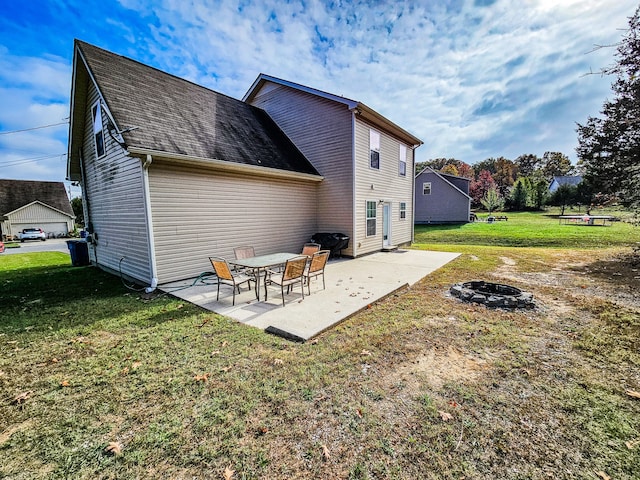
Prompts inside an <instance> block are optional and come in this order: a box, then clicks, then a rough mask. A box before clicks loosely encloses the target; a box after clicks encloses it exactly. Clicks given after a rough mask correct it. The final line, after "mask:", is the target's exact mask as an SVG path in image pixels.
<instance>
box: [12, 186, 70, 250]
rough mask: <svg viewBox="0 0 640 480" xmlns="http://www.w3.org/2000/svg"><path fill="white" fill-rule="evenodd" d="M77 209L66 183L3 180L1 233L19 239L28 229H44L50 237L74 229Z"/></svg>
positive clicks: (64, 233)
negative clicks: (75, 209)
mask: <svg viewBox="0 0 640 480" xmlns="http://www.w3.org/2000/svg"><path fill="white" fill-rule="evenodd" d="M74 219H75V215H74V214H73V209H72V208H71V204H70V203H69V197H68V196H67V191H66V190H65V186H64V183H62V182H40V181H35V180H0V231H1V233H2V238H6V237H7V236H13V237H16V236H17V235H18V233H20V232H21V231H22V230H23V229H25V228H41V229H42V230H43V231H45V232H46V233H47V235H48V236H58V235H66V234H67V233H69V232H71V231H73V229H74V222H73V221H74Z"/></svg>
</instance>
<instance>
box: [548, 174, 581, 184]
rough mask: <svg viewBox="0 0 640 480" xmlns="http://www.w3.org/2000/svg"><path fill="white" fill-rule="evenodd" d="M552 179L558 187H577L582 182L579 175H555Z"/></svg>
mask: <svg viewBox="0 0 640 480" xmlns="http://www.w3.org/2000/svg"><path fill="white" fill-rule="evenodd" d="M553 179H554V180H555V181H556V183H557V184H558V185H578V184H579V183H580V182H582V176H581V175H564V176H562V175H556V176H554V177H553Z"/></svg>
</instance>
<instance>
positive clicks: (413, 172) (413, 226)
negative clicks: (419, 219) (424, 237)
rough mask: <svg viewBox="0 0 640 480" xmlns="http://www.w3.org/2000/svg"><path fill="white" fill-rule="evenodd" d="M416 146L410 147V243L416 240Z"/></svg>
mask: <svg viewBox="0 0 640 480" xmlns="http://www.w3.org/2000/svg"><path fill="white" fill-rule="evenodd" d="M416 148H418V147H416V146H415V145H414V146H413V148H412V149H411V178H412V179H413V182H412V183H413V188H412V189H411V244H413V243H415V241H416Z"/></svg>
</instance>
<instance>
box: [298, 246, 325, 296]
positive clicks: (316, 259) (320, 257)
mask: <svg viewBox="0 0 640 480" xmlns="http://www.w3.org/2000/svg"><path fill="white" fill-rule="evenodd" d="M330 253H331V252H330V251H329V250H320V251H319V252H316V253H314V254H313V255H312V256H311V260H310V261H309V265H308V266H307V268H305V269H304V273H303V277H304V281H305V282H307V289H308V292H309V295H311V279H312V278H315V277H319V276H320V275H322V289H323V290H324V289H325V288H326V286H325V283H324V268H325V267H326V266H327V260H329V254H330Z"/></svg>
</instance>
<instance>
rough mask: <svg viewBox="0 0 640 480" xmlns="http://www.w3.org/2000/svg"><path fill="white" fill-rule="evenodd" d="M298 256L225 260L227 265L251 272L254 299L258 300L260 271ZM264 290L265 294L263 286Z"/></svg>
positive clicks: (287, 254) (276, 255) (271, 254)
mask: <svg viewBox="0 0 640 480" xmlns="http://www.w3.org/2000/svg"><path fill="white" fill-rule="evenodd" d="M299 256H300V254H299V253H284V252H283V253H270V254H268V255H258V256H256V257H249V258H238V259H235V260H227V263H229V264H230V265H236V266H238V267H244V268H249V269H251V270H253V273H254V275H255V277H256V297H257V298H258V299H260V271H261V270H265V271H266V270H267V269H268V268H271V267H275V266H277V265H283V264H285V263H286V262H287V260H290V259H292V258H295V257H299ZM265 281H266V275H265ZM264 288H265V292H266V289H267V286H266V285H265V287H264Z"/></svg>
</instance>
